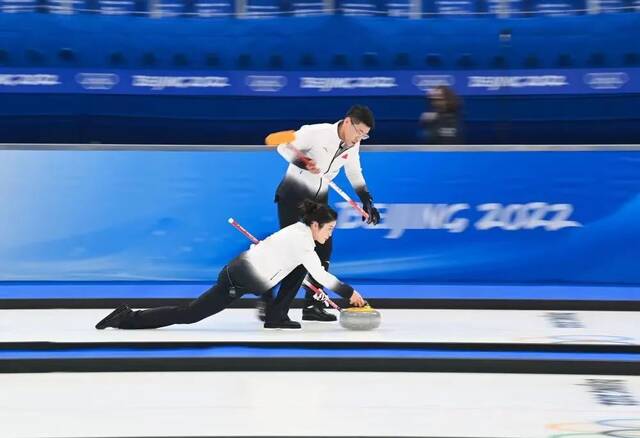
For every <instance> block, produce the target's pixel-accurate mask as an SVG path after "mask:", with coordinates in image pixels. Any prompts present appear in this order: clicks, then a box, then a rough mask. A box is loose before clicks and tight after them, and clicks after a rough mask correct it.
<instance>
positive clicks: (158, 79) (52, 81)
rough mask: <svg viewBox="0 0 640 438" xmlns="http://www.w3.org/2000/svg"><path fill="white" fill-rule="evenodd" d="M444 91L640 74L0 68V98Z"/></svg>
mask: <svg viewBox="0 0 640 438" xmlns="http://www.w3.org/2000/svg"><path fill="white" fill-rule="evenodd" d="M438 85H447V86H450V87H452V88H454V89H455V90H456V92H458V93H459V94H460V95H463V96H474V95H536V94H593V93H640V68H630V69H624V70H621V69H618V70H597V71H594V70H593V69H572V70H508V71H507V70H505V71H501V70H486V71H464V72H460V71H450V72H446V71H443V72H437V73H432V72H425V71H380V72H375V74H373V73H371V72H367V71H361V72H353V71H350V72H340V71H330V72H326V71H323V72H307V71H305V72H295V71H292V72H268V71H266V72H265V71H262V72H249V71H217V72H214V71H190V72H189V71H187V72H180V73H177V72H175V71H139V72H136V71H131V70H113V71H112V70H99V71H97V70H93V71H88V70H72V69H7V68H3V69H0V93H109V94H180V95H237V96H260V95H265V96H269V95H276V96H285V97H286V96H387V95H388V96H398V95H406V96H414V95H415V96H418V95H422V94H424V93H425V92H426V91H427V90H429V89H430V88H433V87H436V86H438Z"/></svg>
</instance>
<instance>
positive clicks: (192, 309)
mask: <svg viewBox="0 0 640 438" xmlns="http://www.w3.org/2000/svg"><path fill="white" fill-rule="evenodd" d="M262 292H264V287H261V285H260V283H259V282H258V280H256V279H255V278H254V275H253V273H252V271H251V268H250V267H249V266H248V263H247V262H246V261H244V260H242V259H238V258H236V259H234V260H233V261H231V263H229V264H228V265H227V266H225V267H224V268H222V270H221V271H220V273H219V274H218V281H217V283H216V284H215V285H213V286H211V287H210V288H209V289H208V290H207V291H206V292H204V293H203V294H202V295H200V296H199V297H198V298H197V299H195V300H193V301H191V302H189V303H187V304H184V305H181V306H164V307H156V308H153V309H146V310H138V311H135V312H131V313H130V314H129V316H128V317H127V318H126V319H125V320H123V321H122V322H121V324H120V325H119V327H118V328H121V329H151V328H159V327H166V326H169V325H173V324H193V323H195V322H198V321H200V320H203V319H204V318H207V317H208V316H211V315H215V314H216V313H218V312H220V311H221V310H224V309H225V308H227V307H228V306H229V305H230V304H231V303H232V302H233V301H235V300H236V299H238V298H240V297H241V296H242V295H244V294H246V293H255V294H258V295H259V294H261V293H262ZM293 296H295V293H294V294H293ZM293 296H291V297H289V296H287V295H283V296H282V298H280V297H278V299H277V300H276V301H275V302H274V303H273V305H272V308H271V309H270V312H269V314H268V315H267V320H269V321H279V320H280V315H282V313H283V311H284V309H285V308H286V309H287V310H288V306H290V305H291V301H292V300H293Z"/></svg>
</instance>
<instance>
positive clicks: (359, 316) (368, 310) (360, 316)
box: [340, 304, 382, 330]
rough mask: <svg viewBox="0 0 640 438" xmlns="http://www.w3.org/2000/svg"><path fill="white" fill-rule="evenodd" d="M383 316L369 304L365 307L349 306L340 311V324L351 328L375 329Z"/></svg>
mask: <svg viewBox="0 0 640 438" xmlns="http://www.w3.org/2000/svg"><path fill="white" fill-rule="evenodd" d="M381 321H382V316H381V315H380V312H378V311H377V310H376V309H374V308H373V307H371V306H369V305H368V304H367V305H366V306H363V307H349V308H346V309H342V311H341V312H340V325H341V326H342V327H344V328H346V329H349V330H373V329H375V328H378V327H379V326H380V322H381Z"/></svg>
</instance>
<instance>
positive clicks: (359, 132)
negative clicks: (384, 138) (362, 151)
mask: <svg viewBox="0 0 640 438" xmlns="http://www.w3.org/2000/svg"><path fill="white" fill-rule="evenodd" d="M351 126H353V130H354V131H355V133H356V136H357V137H358V138H359V139H360V140H366V139H368V138H369V135H368V134H365V133H364V131H362V130H360V129H358V127H357V126H356V125H355V123H353V120H351Z"/></svg>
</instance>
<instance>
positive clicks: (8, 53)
mask: <svg viewBox="0 0 640 438" xmlns="http://www.w3.org/2000/svg"><path fill="white" fill-rule="evenodd" d="M283 29H286V31H283ZM0 32H1V34H2V40H1V41H0V70H1V71H0V75H2V74H8V75H11V74H13V73H15V72H16V71H19V69H29V71H32V72H36V73H37V72H42V73H47V72H49V71H51V69H54V70H55V69H67V70H68V71H71V72H74V73H82V72H83V71H86V70H89V71H91V72H98V73H99V72H101V71H105V70H106V71H111V70H118V71H124V72H125V73H126V72H129V73H130V74H133V73H134V72H140V71H144V72H147V73H149V72H151V73H152V74H153V72H156V74H167V72H172V74H174V75H176V74H178V75H179V74H181V72H182V73H190V72H194V71H198V72H201V73H202V72H206V71H209V72H216V74H217V73H220V72H255V73H256V74H261V72H262V74H266V73H268V74H270V75H274V74H275V75H280V74H283V75H284V76H287V75H289V74H291V72H294V71H297V72H305V71H306V72H314V73H316V74H326V75H328V76H332V75H333V72H335V71H340V72H342V74H344V75H349V74H350V72H351V74H355V75H362V74H368V75H376V74H377V73H376V72H378V73H380V74H381V73H384V72H386V73H388V72H397V73H398V74H400V73H403V72H412V73H417V74H418V75H419V74H423V75H432V76H434V75H435V76H437V75H445V76H448V75H449V76H452V77H454V78H455V79H456V80H455V81H454V83H453V84H452V85H453V86H454V88H456V89H457V91H458V92H460V93H461V94H463V97H464V111H463V118H464V122H465V133H466V135H465V137H466V140H467V142H469V143H549V144H554V143H593V142H601V143H633V142H637V141H639V139H640V105H638V104H637V102H638V99H639V98H638V93H637V92H635V91H633V90H636V88H637V86H638V82H640V79H639V78H638V74H637V68H638V67H639V66H640V50H639V49H638V45H637V41H639V40H640V14H635V13H625V14H608V15H599V16H575V17H554V18H548V17H547V18H545V17H542V18H540V17H538V18H528V19H526V20H524V19H505V20H498V19H494V18H482V19H474V18H437V19H424V20H407V19H400V18H398V19H394V18H389V17H385V18H375V17H346V16H331V17H306V18H281V19H265V20H238V19H231V18H229V19H226V18H221V19H207V20H204V19H162V20H153V19H149V18H136V17H109V16H99V15H95V16H93V15H76V16H62V15H47V14H16V15H11V14H0ZM319 36H321V37H319ZM505 36H506V38H505ZM479 72H480V73H481V74H482V75H484V76H487V75H489V76H495V77H502V78H507V80H509V78H513V77H514V76H515V77H521V76H523V75H525V76H532V77H538V78H540V77H544V76H546V75H549V74H567V75H571V74H575V75H578V76H576V77H577V80H578V81H579V83H580V85H581V86H582V87H583V88H584V87H586V88H585V90H583V91H579V90H576V89H575V88H573V87H567V88H566V89H564V90H562V92H561V94H556V93H555V91H554V90H555V89H554V87H546V88H544V87H543V88H542V89H541V91H540V92H538V91H533V90H531V89H526V88H525V89H522V88H520V87H519V86H513V87H503V88H502V89H501V90H499V92H493V93H487V94H484V95H481V94H467V93H466V92H465V87H464V85H465V84H464V83H461V81H460V80H458V78H459V77H460V78H462V80H463V81H464V80H468V77H469V76H471V75H475V74H479ZM487 72H490V73H487ZM572 72H573V73H572ZM593 73H596V74H599V73H603V74H605V75H609V76H606V77H605V79H606V80H607V81H609V83H608V84H609V85H608V86H606V87H604V88H599V89H598V88H596V87H594V86H592V85H593V84H594V81H591V80H587V79H584V80H583V76H584V75H589V74H593ZM72 76H73V75H72ZM465 78H467V79H465ZM598 80H599V79H598ZM0 82H1V81H0ZM0 88H2V90H1V91H2V99H3V103H4V105H2V106H0V141H4V142H36V141H37V142H91V141H99V142H124V143H132V142H134V143H218V144H224V143H228V144H238V143H241V144H255V143H258V142H261V141H262V138H263V137H264V135H265V133H267V132H271V131H273V130H276V129H286V128H292V127H297V126H299V125H300V124H303V123H311V122H318V121H327V120H336V119H337V118H339V117H340V116H341V115H342V114H343V113H344V111H345V110H346V108H348V107H349V106H350V105H351V104H353V103H354V102H355V101H357V102H362V103H365V104H368V105H369V106H371V107H372V108H373V109H374V111H375V112H376V115H377V117H378V119H379V123H378V129H376V132H375V133H374V136H373V137H372V139H371V142H374V143H378V144H381V143H386V144H396V143H397V144H401V143H409V144H413V143H416V142H420V141H421V137H420V130H419V127H418V124H417V119H418V117H419V115H420V113H421V112H422V111H424V110H425V109H426V102H425V101H424V99H423V98H422V97H421V96H420V95H419V94H417V91H418V90H419V89H418V88H415V89H414V90H413V94H407V93H404V92H403V93H392V94H390V95H379V93H377V91H376V90H375V89H373V88H369V89H367V88H362V89H358V93H357V94H356V95H354V96H344V95H340V93H333V94H330V95H328V94H327V95H325V94H322V93H318V95H317V96H315V97H314V99H313V103H312V104H309V99H308V97H305V96H301V97H295V96H287V95H284V94H277V93H276V94H274V95H270V94H266V93H257V94H254V95H246V96H243V97H242V98H238V97H237V96H224V95H169V93H168V92H166V90H165V93H157V94H154V95H130V94H123V93H120V92H117V93H116V92H115V91H114V92H113V93H111V94H109V93H87V94H73V93H71V94H69V93H59V92H51V93H49V92H47V91H46V90H42V91H41V92H40V93H38V94H37V95H33V94H31V93H23V92H22V91H21V90H19V89H18V88H17V87H15V86H0ZM172 94H173V93H172ZM594 121H601V122H602V123H594Z"/></svg>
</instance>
